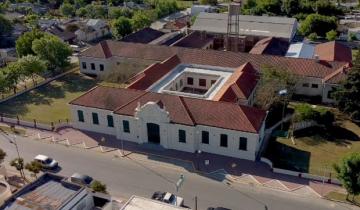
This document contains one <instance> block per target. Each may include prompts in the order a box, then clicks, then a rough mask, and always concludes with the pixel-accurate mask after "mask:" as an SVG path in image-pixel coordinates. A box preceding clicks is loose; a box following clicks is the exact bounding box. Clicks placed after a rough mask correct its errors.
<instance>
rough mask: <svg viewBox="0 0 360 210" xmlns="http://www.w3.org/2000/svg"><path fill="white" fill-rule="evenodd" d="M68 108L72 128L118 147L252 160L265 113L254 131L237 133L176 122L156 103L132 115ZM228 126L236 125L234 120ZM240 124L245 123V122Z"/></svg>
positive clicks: (263, 128) (76, 106)
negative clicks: (102, 136)
mask: <svg viewBox="0 0 360 210" xmlns="http://www.w3.org/2000/svg"><path fill="white" fill-rule="evenodd" d="M204 101H205V100H204ZM209 103H215V102H209ZM216 103H226V102H216ZM229 104H230V103H229ZM233 105H234V106H238V105H235V104H233ZM70 107H71V114H72V122H73V127H75V128H77V129H80V130H86V131H91V132H98V133H104V134H110V135H114V136H116V138H117V139H119V145H120V144H121V141H122V140H124V141H129V142H133V143H137V144H153V145H159V146H160V147H163V148H165V149H174V150H179V151H184V152H189V153H195V152H197V151H199V150H200V151H202V152H208V153H212V154H218V155H224V156H229V157H235V158H241V159H247V160H255V159H256V155H257V152H258V150H259V148H260V146H261V144H262V143H263V139H264V133H265V114H264V115H260V116H259V118H262V119H260V121H261V124H259V125H257V126H255V127H257V128H256V130H253V131H245V130H243V131H241V130H235V129H229V128H223V127H216V126H209V125H203V124H201V123H197V122H195V123H194V124H187V123H185V124H182V123H178V122H177V121H176V120H174V119H172V117H171V116H172V114H171V113H170V111H169V110H168V109H167V107H166V105H163V104H162V103H159V102H156V101H148V102H146V103H143V104H140V102H139V103H138V105H137V106H136V108H135V109H134V110H133V114H132V115H125V114H119V113H118V111H116V110H115V111H111V110H105V109H100V108H93V107H88V106H82V105H76V104H73V103H71V104H70ZM250 109H253V108H250ZM171 111H172V112H173V111H176V110H174V109H173V110H171ZM174 121H175V122H174ZM194 121H196V120H194ZM228 123H229V124H231V123H237V121H234V122H228ZM243 123H244V124H247V123H248V122H243ZM205 124H206V123H205ZM235 127H236V126H235Z"/></svg>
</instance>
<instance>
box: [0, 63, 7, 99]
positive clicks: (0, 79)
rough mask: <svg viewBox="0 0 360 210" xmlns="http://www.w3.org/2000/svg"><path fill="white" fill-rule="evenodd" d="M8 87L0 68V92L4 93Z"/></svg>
mask: <svg viewBox="0 0 360 210" xmlns="http://www.w3.org/2000/svg"><path fill="white" fill-rule="evenodd" d="M7 89H8V83H7V81H6V76H5V72H4V71H3V70H1V69H0V93H1V94H4V93H5V92H6V90H7Z"/></svg>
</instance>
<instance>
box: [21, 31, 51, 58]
mask: <svg viewBox="0 0 360 210" xmlns="http://www.w3.org/2000/svg"><path fill="white" fill-rule="evenodd" d="M44 36H45V33H44V32H42V31H40V30H37V29H34V30H32V31H30V32H26V33H24V34H23V35H21V36H20V37H19V38H18V39H17V40H16V52H17V55H18V57H22V56H25V55H29V54H31V55H35V53H34V51H33V50H32V43H33V41H34V40H36V39H40V38H42V37H44Z"/></svg>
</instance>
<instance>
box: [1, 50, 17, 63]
mask: <svg viewBox="0 0 360 210" xmlns="http://www.w3.org/2000/svg"><path fill="white" fill-rule="evenodd" d="M0 58H1V59H2V61H3V62H4V63H7V62H12V61H16V60H17V55H16V49H15V48H0Z"/></svg>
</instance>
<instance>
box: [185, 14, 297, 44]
mask: <svg viewBox="0 0 360 210" xmlns="http://www.w3.org/2000/svg"><path fill="white" fill-rule="evenodd" d="M227 19H228V14H225V13H205V12H201V13H200V14H199V15H198V17H197V18H196V20H195V23H194V25H193V26H192V27H191V29H192V30H196V31H208V32H212V33H220V34H225V33H227ZM239 19H240V23H239V30H240V31H239V32H240V34H241V35H253V36H273V37H280V38H287V39H291V38H292V35H293V34H294V31H293V30H296V28H294V25H295V24H296V19H295V18H287V17H273V16H252V15H240V17H239Z"/></svg>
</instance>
